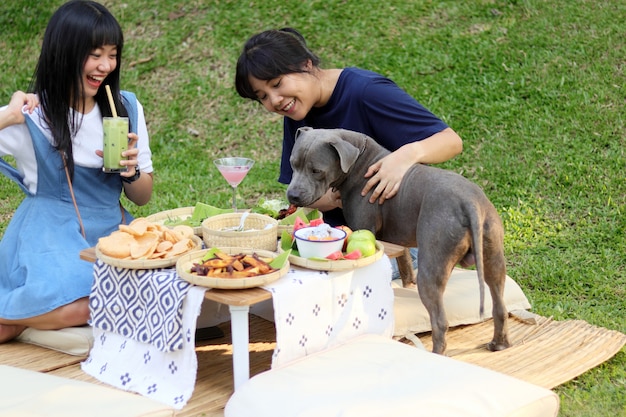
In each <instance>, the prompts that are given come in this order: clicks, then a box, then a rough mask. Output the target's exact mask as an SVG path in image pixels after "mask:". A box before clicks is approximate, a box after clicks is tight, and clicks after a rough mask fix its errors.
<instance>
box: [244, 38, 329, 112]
mask: <svg viewBox="0 0 626 417" xmlns="http://www.w3.org/2000/svg"><path fill="white" fill-rule="evenodd" d="M308 60H310V61H311V63H312V64H313V66H315V67H317V66H319V64H320V59H319V58H318V57H317V55H315V54H314V53H313V52H311V51H310V50H309V48H308V47H307V45H306V41H305V40H304V37H303V36H302V35H301V34H300V33H299V32H298V31H297V30H295V29H292V28H282V29H278V30H277V29H272V30H266V31H265V32H261V33H258V34H256V35H254V36H252V37H251V38H250V39H248V41H247V42H246V43H245V45H244V47H243V51H242V52H241V55H240V56H239V59H238V60H237V72H236V75H235V88H236V89H237V93H238V94H239V95H240V96H241V97H243V98H249V99H251V100H257V97H256V95H255V94H254V91H253V89H252V86H251V85H250V77H251V76H252V77H254V78H257V79H259V80H264V81H267V80H272V79H274V78H277V77H279V76H281V75H285V74H292V73H295V72H305V70H304V69H303V67H304V65H305V64H306V62H307V61H308Z"/></svg>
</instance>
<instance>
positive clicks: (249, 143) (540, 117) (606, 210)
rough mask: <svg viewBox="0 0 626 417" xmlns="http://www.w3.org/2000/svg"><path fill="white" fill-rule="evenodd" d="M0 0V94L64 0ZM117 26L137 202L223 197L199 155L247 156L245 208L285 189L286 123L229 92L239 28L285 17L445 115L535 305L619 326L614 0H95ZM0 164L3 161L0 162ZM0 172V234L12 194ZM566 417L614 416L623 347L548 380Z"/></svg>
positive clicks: (619, 72)
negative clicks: (132, 124) (133, 120)
mask: <svg viewBox="0 0 626 417" xmlns="http://www.w3.org/2000/svg"><path fill="white" fill-rule="evenodd" d="M33 3H34V2H31V1H28V0H13V1H11V2H6V1H5V2H3V3H2V4H1V5H0V51H1V52H0V54H1V55H2V58H1V59H0V103H8V101H9V98H10V96H11V94H12V92H13V91H15V90H16V89H26V88H27V86H28V81H29V80H30V77H31V74H32V72H33V70H34V66H35V63H36V59H37V56H38V53H39V45H40V42H41V37H42V35H43V30H44V28H45V25H46V23H47V21H48V19H49V17H50V15H51V13H52V12H53V11H54V10H55V9H56V8H57V7H58V6H59V5H60V4H62V3H63V2H62V1H58V0H40V1H39V2H37V4H36V5H35V4H33ZM104 4H105V5H107V6H108V7H109V8H110V10H111V11H112V12H113V13H114V14H115V15H116V17H117V18H118V20H119V21H120V23H121V25H122V27H123V29H124V33H125V37H126V46H125V49H124V63H123V70H122V71H123V72H122V74H123V79H122V81H123V83H122V85H123V87H124V89H127V90H131V91H134V92H135V93H137V95H138V97H139V99H140V101H141V102H142V104H143V105H144V107H145V110H146V115H147V122H148V129H149V132H150V135H151V146H152V150H153V152H154V165H155V189H154V197H153V199H152V201H151V202H150V203H149V204H148V205H146V206H144V207H139V208H138V207H134V206H130V205H129V204H127V206H129V208H130V210H131V211H132V212H133V213H134V214H135V215H137V216H141V215H148V214H151V213H155V212H158V211H161V210H165V209H171V208H176V207H182V206H189V205H194V204H195V203H196V202H197V201H202V202H206V203H209V204H213V205H218V206H223V207H227V206H228V204H229V198H230V189H229V188H228V186H227V185H226V183H225V181H224V180H223V179H222V177H221V176H220V174H219V173H218V172H217V170H216V169H215V168H214V166H213V164H212V162H211V161H212V160H213V159H214V158H215V157H220V156H226V155H235V154H236V155H243V156H248V157H251V158H254V159H255V160H256V164H255V167H254V168H253V169H252V171H251V172H250V174H249V175H248V177H247V178H246V179H245V180H244V182H243V183H242V184H241V186H240V197H241V198H242V199H245V200H246V202H247V204H248V205H252V204H254V203H255V202H256V201H257V200H258V198H259V197H260V196H265V197H282V196H283V195H284V190H285V188H284V186H282V185H280V184H278V183H277V182H276V178H277V176H278V163H279V152H280V144H281V138H282V136H281V128H282V122H281V119H280V118H279V117H277V116H275V115H271V114H269V113H267V112H266V111H265V110H263V109H262V108H261V106H260V105H258V104H256V103H253V102H250V101H245V100H243V99H241V98H239V97H238V96H237V94H236V92H235V90H234V87H233V78H234V65H235V61H236V59H237V57H238V55H239V51H240V50H241V47H242V45H243V43H244V41H245V40H246V39H247V38H248V37H249V36H250V35H252V34H253V33H256V32H258V31H261V30H265V29H269V28H279V27H283V26H292V27H295V28H297V29H299V30H300V31H301V32H302V33H303V34H304V35H305V37H306V38H307V41H308V43H309V46H310V47H311V49H312V50H313V51H315V52H316V53H317V54H318V55H319V56H320V57H321V58H322V61H323V66H324V67H326V68H331V67H345V66H358V67H362V68H367V69H371V70H374V71H377V72H379V73H381V74H384V75H386V76H388V77H390V78H392V79H393V80H394V81H396V82H397V83H398V84H399V85H400V86H401V87H403V88H404V89H406V90H407V91H408V92H409V93H410V94H412V95H414V96H415V97H416V98H417V99H418V100H419V101H420V102H422V103H423V104H424V105H425V106H427V107H428V108H429V109H431V110H432V111H433V112H434V113H435V114H437V115H439V116H441V117H442V118H443V119H444V120H445V121H446V122H447V123H449V124H450V125H451V126H452V127H453V128H454V129H455V130H456V131H457V132H458V133H459V134H460V135H461V137H462V138H463V140H464V151H463V153H462V154H461V155H459V156H458V157H457V158H455V159H454V160H452V161H449V162H447V163H445V164H441V166H442V167H445V168H448V169H451V170H454V171H457V172H459V173H462V174H463V175H464V176H466V177H468V178H469V179H471V180H472V181H474V182H476V183H478V184H479V185H481V186H482V187H483V188H484V189H485V191H486V192H487V194H488V196H489V197H490V198H491V200H492V201H493V203H494V204H495V206H496V207H497V208H498V210H499V212H500V214H501V216H502V218H503V221H504V223H505V228H506V239H505V244H506V255H507V258H508V273H509V275H510V276H512V277H513V278H514V279H515V280H516V281H517V282H518V283H519V284H520V285H521V287H522V288H523V290H524V291H525V293H526V294H527V296H528V297H529V299H530V301H531V303H532V304H533V311H535V312H537V313H539V314H542V315H544V316H554V318H555V319H558V320H565V319H583V320H586V321H588V322H590V323H592V324H595V325H598V326H603V327H607V328H610V329H615V330H619V331H621V332H626V318H625V317H626V303H625V301H624V298H625V292H626V272H625V268H626V243H625V242H626V239H625V238H624V237H625V232H626V213H625V210H626V204H625V203H626V197H625V196H626V174H625V173H626V157H625V151H624V150H625V145H626V143H625V142H626V127H625V122H624V119H625V117H626V111H625V103H626V88H625V85H626V84H625V79H626V77H625V74H624V72H625V70H626V42H625V37H624V35H625V32H626V31H625V26H624V16H626V3H624V2H623V1H621V0H577V1H574V0H553V1H549V0H517V1H516V0H510V1H504V0H468V1H452V0H450V1H434V0H432V1H427V0H412V1H410V0H407V1H399V0H388V1H386V2H379V1H374V0H360V1H348V0H344V1H339V0H323V1H318V0H315V1H307V2H302V1H293V0H280V1H274V0H264V1H250V0H248V1H239V0H202V1H201V0H133V1H126V2H122V1H104ZM9 160H10V159H9ZM21 197H22V196H21V194H20V192H19V191H18V189H17V187H15V186H14V185H13V184H12V183H10V182H9V181H8V180H6V179H5V178H0V234H1V233H2V231H3V230H4V229H5V228H6V225H7V224H8V220H9V219H10V216H11V214H12V212H13V210H14V209H15V208H16V207H17V205H18V204H19V202H20V200H21ZM556 392H557V393H558V394H559V397H560V399H561V412H560V415H561V416H617V415H624V414H625V413H626V400H625V395H624V393H625V392H626V354H625V353H624V350H622V352H620V353H619V354H618V355H616V356H615V357H614V358H613V359H612V360H611V361H609V362H607V363H604V364H602V365H601V366H599V367H597V368H595V369H593V370H591V371H589V372H587V373H585V374H584V375H582V376H581V377H579V378H577V379H576V380H574V381H571V382H569V383H567V384H564V385H562V386H560V387H558V388H557V389H556Z"/></svg>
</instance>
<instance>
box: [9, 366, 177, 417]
mask: <svg viewBox="0 0 626 417" xmlns="http://www.w3.org/2000/svg"><path fill="white" fill-rule="evenodd" d="M173 415H174V409H172V408H170V407H168V406H166V405H163V404H161V403H158V402H156V401H153V400H150V399H148V398H144V397H141V396H139V395H135V394H131V393H128V392H124V391H120V390H116V389H113V388H108V387H104V386H100V385H95V384H90V383H88V382H82V381H76V380H72V379H68V378H61V377H58V376H54V375H48V374H43V373H40V372H34V371H27V370H24V369H20V368H14V367H10V366H5V365H0V416H15V417H18V416H19V417H85V416H89V417H112V416H115V417H139V416H142V417H143V416H145V417H161V416H173Z"/></svg>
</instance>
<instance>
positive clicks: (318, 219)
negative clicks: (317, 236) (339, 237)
mask: <svg viewBox="0 0 626 417" xmlns="http://www.w3.org/2000/svg"><path fill="white" fill-rule="evenodd" d="M322 223H324V219H321V218H317V219H313V220H311V222H310V223H309V225H310V226H312V227H315V226H319V225H320V224H322Z"/></svg>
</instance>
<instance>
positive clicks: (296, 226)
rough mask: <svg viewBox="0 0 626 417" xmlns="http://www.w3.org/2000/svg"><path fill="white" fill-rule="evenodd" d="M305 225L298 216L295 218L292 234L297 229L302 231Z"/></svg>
mask: <svg viewBox="0 0 626 417" xmlns="http://www.w3.org/2000/svg"><path fill="white" fill-rule="evenodd" d="M307 226H308V225H307V223H306V222H305V221H304V220H302V219H301V218H300V216H298V217H296V221H295V222H294V224H293V233H295V232H296V230H298V229H302V228H303V227H307Z"/></svg>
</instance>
